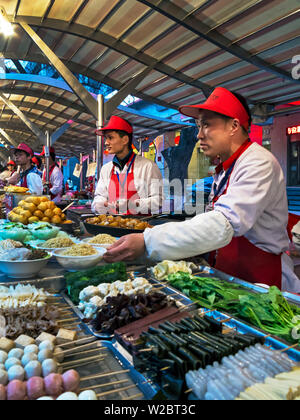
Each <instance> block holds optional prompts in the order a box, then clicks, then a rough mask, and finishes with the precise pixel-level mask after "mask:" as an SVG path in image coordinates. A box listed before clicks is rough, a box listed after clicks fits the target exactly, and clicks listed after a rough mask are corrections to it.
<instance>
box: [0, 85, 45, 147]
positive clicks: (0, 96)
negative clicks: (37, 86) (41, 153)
mask: <svg viewBox="0 0 300 420" xmlns="http://www.w3.org/2000/svg"><path fill="white" fill-rule="evenodd" d="M0 99H1V100H2V101H3V102H4V103H5V105H6V106H8V108H10V109H11V110H12V111H13V113H14V114H16V115H17V116H18V117H19V118H20V120H21V121H22V122H23V123H24V124H25V125H27V127H28V128H29V129H30V130H31V131H32V132H33V134H34V135H35V136H36V137H37V138H38V140H39V141H40V142H41V143H42V144H45V134H44V133H43V132H42V131H41V130H40V129H39V128H38V126H37V125H36V124H34V123H33V122H32V121H30V119H29V118H27V117H26V115H25V114H24V113H23V112H22V111H20V109H19V108H18V107H17V106H16V105H15V104H14V103H13V102H12V101H11V100H9V99H8V98H6V96H5V95H4V94H3V93H1V92H0Z"/></svg>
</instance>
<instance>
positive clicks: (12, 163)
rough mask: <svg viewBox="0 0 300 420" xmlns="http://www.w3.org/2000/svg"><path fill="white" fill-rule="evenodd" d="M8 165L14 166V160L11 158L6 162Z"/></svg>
mask: <svg viewBox="0 0 300 420" xmlns="http://www.w3.org/2000/svg"><path fill="white" fill-rule="evenodd" d="M8 165H12V166H16V162H14V161H13V160H10V161H9V162H7V164H6V166H8Z"/></svg>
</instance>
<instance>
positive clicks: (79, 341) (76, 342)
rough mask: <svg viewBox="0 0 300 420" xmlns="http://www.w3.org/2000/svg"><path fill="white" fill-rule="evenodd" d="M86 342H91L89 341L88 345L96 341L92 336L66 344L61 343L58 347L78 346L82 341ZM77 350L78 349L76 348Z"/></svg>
mask: <svg viewBox="0 0 300 420" xmlns="http://www.w3.org/2000/svg"><path fill="white" fill-rule="evenodd" d="M86 340H92V341H90V343H89V344H91V343H94V342H95V341H97V338H96V337H94V336H90V337H84V338H79V339H78V340H74V341H69V342H68V343H63V344H60V345H59V347H65V346H71V345H73V344H78V343H81V342H82V341H86ZM77 348H78V347H77Z"/></svg>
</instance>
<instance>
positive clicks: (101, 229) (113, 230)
mask: <svg viewBox="0 0 300 420" xmlns="http://www.w3.org/2000/svg"><path fill="white" fill-rule="evenodd" d="M124 217H126V218H131V219H139V218H144V217H145V216H139V215H135V216H124ZM89 218H91V216H88V217H82V218H81V220H82V222H83V224H84V226H85V228H86V230H87V232H88V233H90V234H91V235H98V234H101V233H105V234H107V235H111V236H114V237H121V236H125V235H129V234H131V233H143V232H144V230H139V229H125V228H117V227H109V226H97V225H92V224H91V223H87V222H86V220H87V219H89ZM183 220H185V217H184V216H182V215H170V214H162V215H159V216H158V217H155V216H153V217H150V216H149V219H147V222H148V223H149V224H150V225H152V226H157V225H162V224H165V223H169V222H181V221H183Z"/></svg>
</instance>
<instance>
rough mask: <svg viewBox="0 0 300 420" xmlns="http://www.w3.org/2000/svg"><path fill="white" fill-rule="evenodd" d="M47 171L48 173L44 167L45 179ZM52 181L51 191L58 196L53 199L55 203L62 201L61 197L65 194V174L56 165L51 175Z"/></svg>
mask: <svg viewBox="0 0 300 420" xmlns="http://www.w3.org/2000/svg"><path fill="white" fill-rule="evenodd" d="M45 173H46V170H45V169H44V172H43V179H44V175H45ZM50 183H51V185H52V188H51V189H50V193H51V194H53V195H55V196H56V197H55V198H54V199H53V200H52V201H53V202H54V203H59V202H60V201H61V197H62V194H63V187H64V176H63V174H62V171H61V170H60V169H59V167H58V166H55V168H54V169H53V171H52V174H51V176H50Z"/></svg>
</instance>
